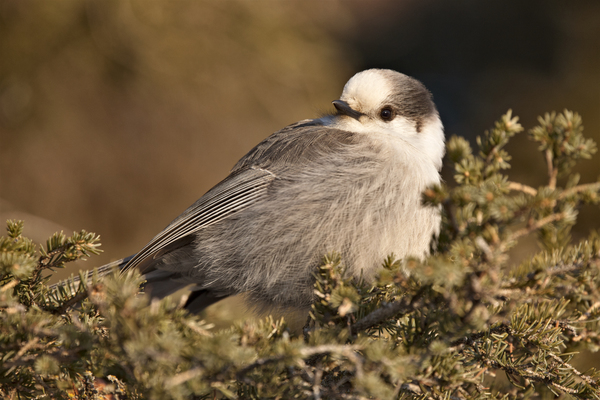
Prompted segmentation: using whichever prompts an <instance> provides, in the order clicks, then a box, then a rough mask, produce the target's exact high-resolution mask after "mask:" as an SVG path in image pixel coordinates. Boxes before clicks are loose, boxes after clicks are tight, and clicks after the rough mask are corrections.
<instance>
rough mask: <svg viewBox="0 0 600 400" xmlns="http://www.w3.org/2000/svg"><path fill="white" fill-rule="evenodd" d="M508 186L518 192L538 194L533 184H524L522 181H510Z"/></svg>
mask: <svg viewBox="0 0 600 400" xmlns="http://www.w3.org/2000/svg"><path fill="white" fill-rule="evenodd" d="M508 188H509V189H510V190H515V191H518V192H523V193H526V194H529V195H531V196H535V195H537V190H535V189H534V188H532V187H531V186H527V185H523V184H522V183H518V182H508Z"/></svg>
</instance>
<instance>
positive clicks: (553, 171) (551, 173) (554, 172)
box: [546, 149, 558, 190]
mask: <svg viewBox="0 0 600 400" xmlns="http://www.w3.org/2000/svg"><path fill="white" fill-rule="evenodd" d="M546 164H547V166H548V178H549V181H548V187H549V188H550V189H552V190H554V189H556V177H557V176H558V168H555V167H554V163H553V157H552V150H550V149H548V150H546Z"/></svg>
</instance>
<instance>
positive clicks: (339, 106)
mask: <svg viewBox="0 0 600 400" xmlns="http://www.w3.org/2000/svg"><path fill="white" fill-rule="evenodd" d="M332 103H333V106H334V107H335V109H336V110H337V111H338V115H347V116H348V117H351V118H354V119H355V120H357V121H358V120H359V119H360V117H362V116H363V115H365V114H363V113H361V112H358V111H356V110H353V109H352V107H350V105H349V104H348V103H346V102H345V101H344V100H334V101H332Z"/></svg>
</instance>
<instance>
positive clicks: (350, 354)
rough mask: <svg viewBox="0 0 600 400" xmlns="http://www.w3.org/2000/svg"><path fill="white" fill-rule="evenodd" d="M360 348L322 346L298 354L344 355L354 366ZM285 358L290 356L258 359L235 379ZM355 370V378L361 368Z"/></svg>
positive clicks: (303, 350) (360, 371)
mask: <svg viewBox="0 0 600 400" xmlns="http://www.w3.org/2000/svg"><path fill="white" fill-rule="evenodd" d="M362 348H363V347H362V346H359V345H335V344H324V345H321V346H315V347H308V348H304V349H300V350H298V352H299V353H300V357H302V358H306V357H310V356H313V355H315V354H325V353H338V354H342V355H344V356H345V357H346V358H348V359H349V360H350V361H353V362H354V363H355V364H356V363H357V362H359V360H358V356H357V355H356V354H355V352H356V351H358V350H362ZM287 357H290V356H289V355H285V354H283V355H280V356H277V357H270V358H259V359H258V360H256V361H254V362H253V363H252V364H249V365H247V366H246V367H244V368H242V369H241V370H239V371H238V373H237V374H236V375H237V378H238V380H242V379H243V377H244V376H245V375H246V374H247V373H248V372H250V371H252V370H253V369H255V368H257V367H262V366H263V365H267V364H272V363H275V362H278V361H281V360H283V359H285V358H287ZM356 368H357V369H356V373H357V376H358V375H359V373H360V374H362V368H361V366H359V365H358V364H357V366H356Z"/></svg>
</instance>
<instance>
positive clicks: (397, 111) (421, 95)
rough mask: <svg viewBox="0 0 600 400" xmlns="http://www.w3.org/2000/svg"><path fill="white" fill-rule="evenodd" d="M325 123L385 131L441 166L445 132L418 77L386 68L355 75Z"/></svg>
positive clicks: (353, 128) (429, 95)
mask: <svg viewBox="0 0 600 400" xmlns="http://www.w3.org/2000/svg"><path fill="white" fill-rule="evenodd" d="M333 105H334V106H335V108H336V111H337V112H336V113H335V114H333V115H331V116H329V118H328V120H327V121H326V123H327V125H330V126H334V127H336V128H338V129H343V130H347V131H351V132H357V133H365V134H384V135H389V136H390V137H391V138H393V139H399V140H400V141H401V142H404V143H405V144H407V145H411V146H413V147H415V148H416V149H417V150H418V151H420V152H422V153H423V154H424V155H425V156H427V157H428V158H430V159H431V161H432V162H433V163H434V164H435V166H436V167H437V168H438V169H440V168H441V165H442V157H443V155H444V131H443V127H442V123H441V121H440V118H439V115H438V112H437V110H436V108H435V104H434V103H433V100H432V96H431V93H429V91H428V90H427V89H426V88H425V86H424V85H423V84H422V83H421V82H419V81H418V80H416V79H414V78H411V77H409V76H406V75H404V74H401V73H399V72H396V71H392V70H386V69H369V70H366V71H363V72H359V73H358V74H356V75H354V76H353V77H352V78H351V79H350V80H349V81H348V83H346V86H344V91H343V92H342V95H341V97H340V99H339V100H335V101H333Z"/></svg>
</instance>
